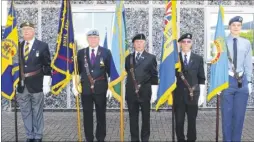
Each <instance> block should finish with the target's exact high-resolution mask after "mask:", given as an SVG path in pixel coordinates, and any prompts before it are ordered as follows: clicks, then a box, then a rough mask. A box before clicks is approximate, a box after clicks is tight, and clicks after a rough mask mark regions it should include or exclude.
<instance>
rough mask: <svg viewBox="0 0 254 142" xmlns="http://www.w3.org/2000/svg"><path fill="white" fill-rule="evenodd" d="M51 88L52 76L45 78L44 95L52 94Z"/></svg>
mask: <svg viewBox="0 0 254 142" xmlns="http://www.w3.org/2000/svg"><path fill="white" fill-rule="evenodd" d="M50 86H51V76H46V75H45V76H43V88H42V89H43V93H44V95H46V94H48V93H49V92H50Z"/></svg>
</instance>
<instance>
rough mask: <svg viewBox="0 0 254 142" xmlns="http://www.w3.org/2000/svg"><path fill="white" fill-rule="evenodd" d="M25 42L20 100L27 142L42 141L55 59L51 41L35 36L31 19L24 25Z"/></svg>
mask: <svg viewBox="0 0 254 142" xmlns="http://www.w3.org/2000/svg"><path fill="white" fill-rule="evenodd" d="M20 28H21V30H22V35H23V39H24V41H22V42H21V43H20V45H19V46H20V47H19V49H20V50H19V58H20V62H19V67H20V81H19V84H18V87H17V92H18V94H17V101H18V103H19V106H20V111H21V114H22V118H23V122H24V126H25V131H26V136H27V141H28V142H32V141H33V142H40V141H42V136H43V129H44V120H43V105H44V95H46V94H48V93H49V92H50V86H51V67H50V63H51V58H50V52H49V47H48V44H47V43H45V42H42V41H40V40H38V39H36V38H35V26H34V24H33V23H31V22H24V23H22V24H21V25H20Z"/></svg>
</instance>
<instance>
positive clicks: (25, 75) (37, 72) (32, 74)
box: [23, 69, 41, 77]
mask: <svg viewBox="0 0 254 142" xmlns="http://www.w3.org/2000/svg"><path fill="white" fill-rule="evenodd" d="M40 72H41V69H39V70H36V71H33V72H29V73H25V74H23V75H24V77H30V76H34V75H36V74H39V73H40Z"/></svg>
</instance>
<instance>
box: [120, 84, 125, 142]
mask: <svg viewBox="0 0 254 142" xmlns="http://www.w3.org/2000/svg"><path fill="white" fill-rule="evenodd" d="M123 86H124V83H123V81H121V102H120V139H121V142H123V141H124V124H123V122H124V117H123Z"/></svg>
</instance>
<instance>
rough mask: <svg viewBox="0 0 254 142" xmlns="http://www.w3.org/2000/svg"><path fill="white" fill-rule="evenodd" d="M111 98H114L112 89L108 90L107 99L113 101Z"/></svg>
mask: <svg viewBox="0 0 254 142" xmlns="http://www.w3.org/2000/svg"><path fill="white" fill-rule="evenodd" d="M111 97H112V93H111V91H110V89H108V90H107V98H108V99H111Z"/></svg>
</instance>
